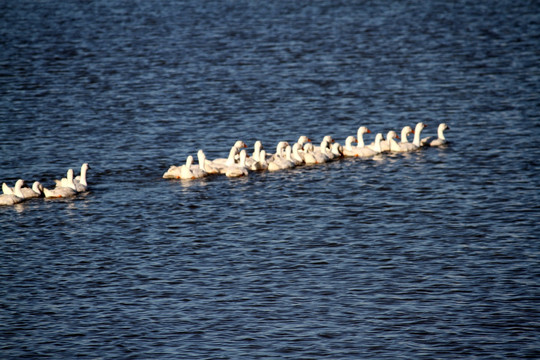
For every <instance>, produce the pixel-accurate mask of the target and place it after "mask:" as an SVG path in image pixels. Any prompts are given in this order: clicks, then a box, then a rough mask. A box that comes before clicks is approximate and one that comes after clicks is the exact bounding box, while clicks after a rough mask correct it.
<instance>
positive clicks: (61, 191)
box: [43, 169, 77, 198]
mask: <svg viewBox="0 0 540 360" xmlns="http://www.w3.org/2000/svg"><path fill="white" fill-rule="evenodd" d="M70 170H71V169H70ZM65 183H66V186H56V187H55V188H54V189H47V188H45V187H44V188H43V194H44V195H45V197H46V198H66V197H72V196H75V195H77V190H75V184H74V183H73V170H71V172H70V171H68V178H67V182H65Z"/></svg>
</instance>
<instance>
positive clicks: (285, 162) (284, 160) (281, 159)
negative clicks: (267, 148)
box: [268, 145, 296, 171]
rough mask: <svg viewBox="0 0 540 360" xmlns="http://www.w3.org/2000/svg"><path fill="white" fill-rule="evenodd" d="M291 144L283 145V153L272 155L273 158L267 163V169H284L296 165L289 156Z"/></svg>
mask: <svg viewBox="0 0 540 360" xmlns="http://www.w3.org/2000/svg"><path fill="white" fill-rule="evenodd" d="M291 154H292V150H291V146H290V145H287V146H286V147H285V154H283V155H281V156H274V158H273V159H272V160H271V161H270V162H269V163H268V171H278V170H285V169H292V168H294V167H295V166H296V164H295V162H294V161H293V160H292V157H291Z"/></svg>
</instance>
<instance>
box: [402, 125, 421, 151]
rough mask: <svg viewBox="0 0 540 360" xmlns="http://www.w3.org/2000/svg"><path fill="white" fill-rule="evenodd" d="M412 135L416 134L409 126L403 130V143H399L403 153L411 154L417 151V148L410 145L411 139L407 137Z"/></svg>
mask: <svg viewBox="0 0 540 360" xmlns="http://www.w3.org/2000/svg"><path fill="white" fill-rule="evenodd" d="M411 133H412V134H414V130H413V129H412V128H411V127H410V126H408V125H407V126H405V127H404V128H403V129H402V130H401V142H400V143H399V147H400V149H401V152H409V151H414V150H416V149H417V147H416V146H415V145H414V144H412V143H410V142H409V139H408V138H407V136H408V135H409V134H411Z"/></svg>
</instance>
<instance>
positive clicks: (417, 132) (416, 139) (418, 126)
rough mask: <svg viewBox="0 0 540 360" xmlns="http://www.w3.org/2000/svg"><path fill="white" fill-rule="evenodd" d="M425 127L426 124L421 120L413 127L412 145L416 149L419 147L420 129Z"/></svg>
mask: <svg viewBox="0 0 540 360" xmlns="http://www.w3.org/2000/svg"><path fill="white" fill-rule="evenodd" d="M425 127H427V125H426V124H424V123H423V122H419V123H418V124H416V126H415V127H414V140H413V145H414V146H416V149H418V148H420V134H421V133H422V130H424V128H425Z"/></svg>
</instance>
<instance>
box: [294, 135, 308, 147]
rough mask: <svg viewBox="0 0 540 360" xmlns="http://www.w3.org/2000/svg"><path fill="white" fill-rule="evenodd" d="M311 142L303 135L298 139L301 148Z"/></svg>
mask: <svg viewBox="0 0 540 360" xmlns="http://www.w3.org/2000/svg"><path fill="white" fill-rule="evenodd" d="M308 142H311V139H310V138H308V137H307V136H306V135H302V136H300V137H299V138H298V141H297V143H298V144H300V147H303V146H304V144H305V143H308Z"/></svg>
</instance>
